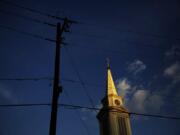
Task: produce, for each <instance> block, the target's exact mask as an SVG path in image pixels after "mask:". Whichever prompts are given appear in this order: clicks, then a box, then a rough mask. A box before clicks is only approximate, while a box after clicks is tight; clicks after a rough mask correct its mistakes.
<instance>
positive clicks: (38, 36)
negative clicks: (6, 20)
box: [0, 24, 56, 42]
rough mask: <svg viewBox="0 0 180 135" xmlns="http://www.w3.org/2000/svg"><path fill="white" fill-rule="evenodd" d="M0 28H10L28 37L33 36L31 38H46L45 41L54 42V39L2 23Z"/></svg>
mask: <svg viewBox="0 0 180 135" xmlns="http://www.w3.org/2000/svg"><path fill="white" fill-rule="evenodd" d="M0 28H3V29H7V30H10V31H14V32H17V33H20V34H22V35H26V36H30V37H33V38H37V39H41V40H46V41H50V42H56V41H55V40H54V39H51V38H47V37H43V36H41V35H37V34H33V33H30V32H25V31H22V30H18V29H16V28H13V27H9V26H5V25H2V24H0Z"/></svg>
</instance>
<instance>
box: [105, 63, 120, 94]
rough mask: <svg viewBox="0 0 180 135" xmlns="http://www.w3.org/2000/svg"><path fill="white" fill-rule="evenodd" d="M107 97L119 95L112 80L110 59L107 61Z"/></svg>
mask: <svg viewBox="0 0 180 135" xmlns="http://www.w3.org/2000/svg"><path fill="white" fill-rule="evenodd" d="M106 85H107V88H106V89H107V96H108V95H117V96H118V94H117V90H116V87H115V84H114V81H113V78H112V74H111V70H110V64H109V59H107V84H106Z"/></svg>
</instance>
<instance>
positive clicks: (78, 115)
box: [64, 90, 90, 135]
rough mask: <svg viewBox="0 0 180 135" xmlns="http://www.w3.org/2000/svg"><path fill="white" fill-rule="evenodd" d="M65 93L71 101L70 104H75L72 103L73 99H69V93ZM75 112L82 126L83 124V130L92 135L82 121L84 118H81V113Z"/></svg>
mask: <svg viewBox="0 0 180 135" xmlns="http://www.w3.org/2000/svg"><path fill="white" fill-rule="evenodd" d="M64 93H65V95H66V97H67V99H68V100H69V102H70V104H73V102H72V100H71V98H70V97H69V94H68V92H67V91H66V90H64ZM75 112H76V114H77V117H78V118H79V120H80V122H81V124H82V126H83V128H84V129H85V131H86V133H87V135H90V133H89V130H88V127H87V126H86V123H85V122H84V121H83V120H82V118H81V116H80V113H79V111H77V110H75Z"/></svg>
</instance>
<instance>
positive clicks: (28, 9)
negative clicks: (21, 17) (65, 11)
mask: <svg viewBox="0 0 180 135" xmlns="http://www.w3.org/2000/svg"><path fill="white" fill-rule="evenodd" d="M0 2H2V3H4V4H7V5H9V6H13V7H17V8H20V9H23V10H26V11H29V12H32V13H36V14H39V15H42V16H46V17H50V18H53V19H56V20H65V19H67V18H65V17H59V16H55V15H52V14H49V13H45V12H42V11H40V10H37V9H33V8H29V7H25V6H22V5H19V4H16V3H14V2H11V1H8V0H0ZM68 22H69V23H79V22H77V21H75V20H70V19H68Z"/></svg>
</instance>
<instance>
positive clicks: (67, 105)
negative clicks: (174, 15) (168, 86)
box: [0, 103, 180, 120]
mask: <svg viewBox="0 0 180 135" xmlns="http://www.w3.org/2000/svg"><path fill="white" fill-rule="evenodd" d="M39 106H51V104H50V103H39V104H35V103H33V104H4V105H2V104H1V105H0V107H39ZM58 106H62V107H65V108H67V109H87V110H92V111H94V110H96V111H100V110H101V109H100V108H94V107H87V106H81V105H72V104H63V103H62V104H58ZM107 110H109V109H104V111H107ZM109 111H111V110H109ZM113 112H117V113H128V114H129V115H137V116H142V117H154V118H164V119H171V120H180V117H177V116H170V115H160V114H149V113H136V112H127V111H121V112H120V111H118V110H115V111H113Z"/></svg>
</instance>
